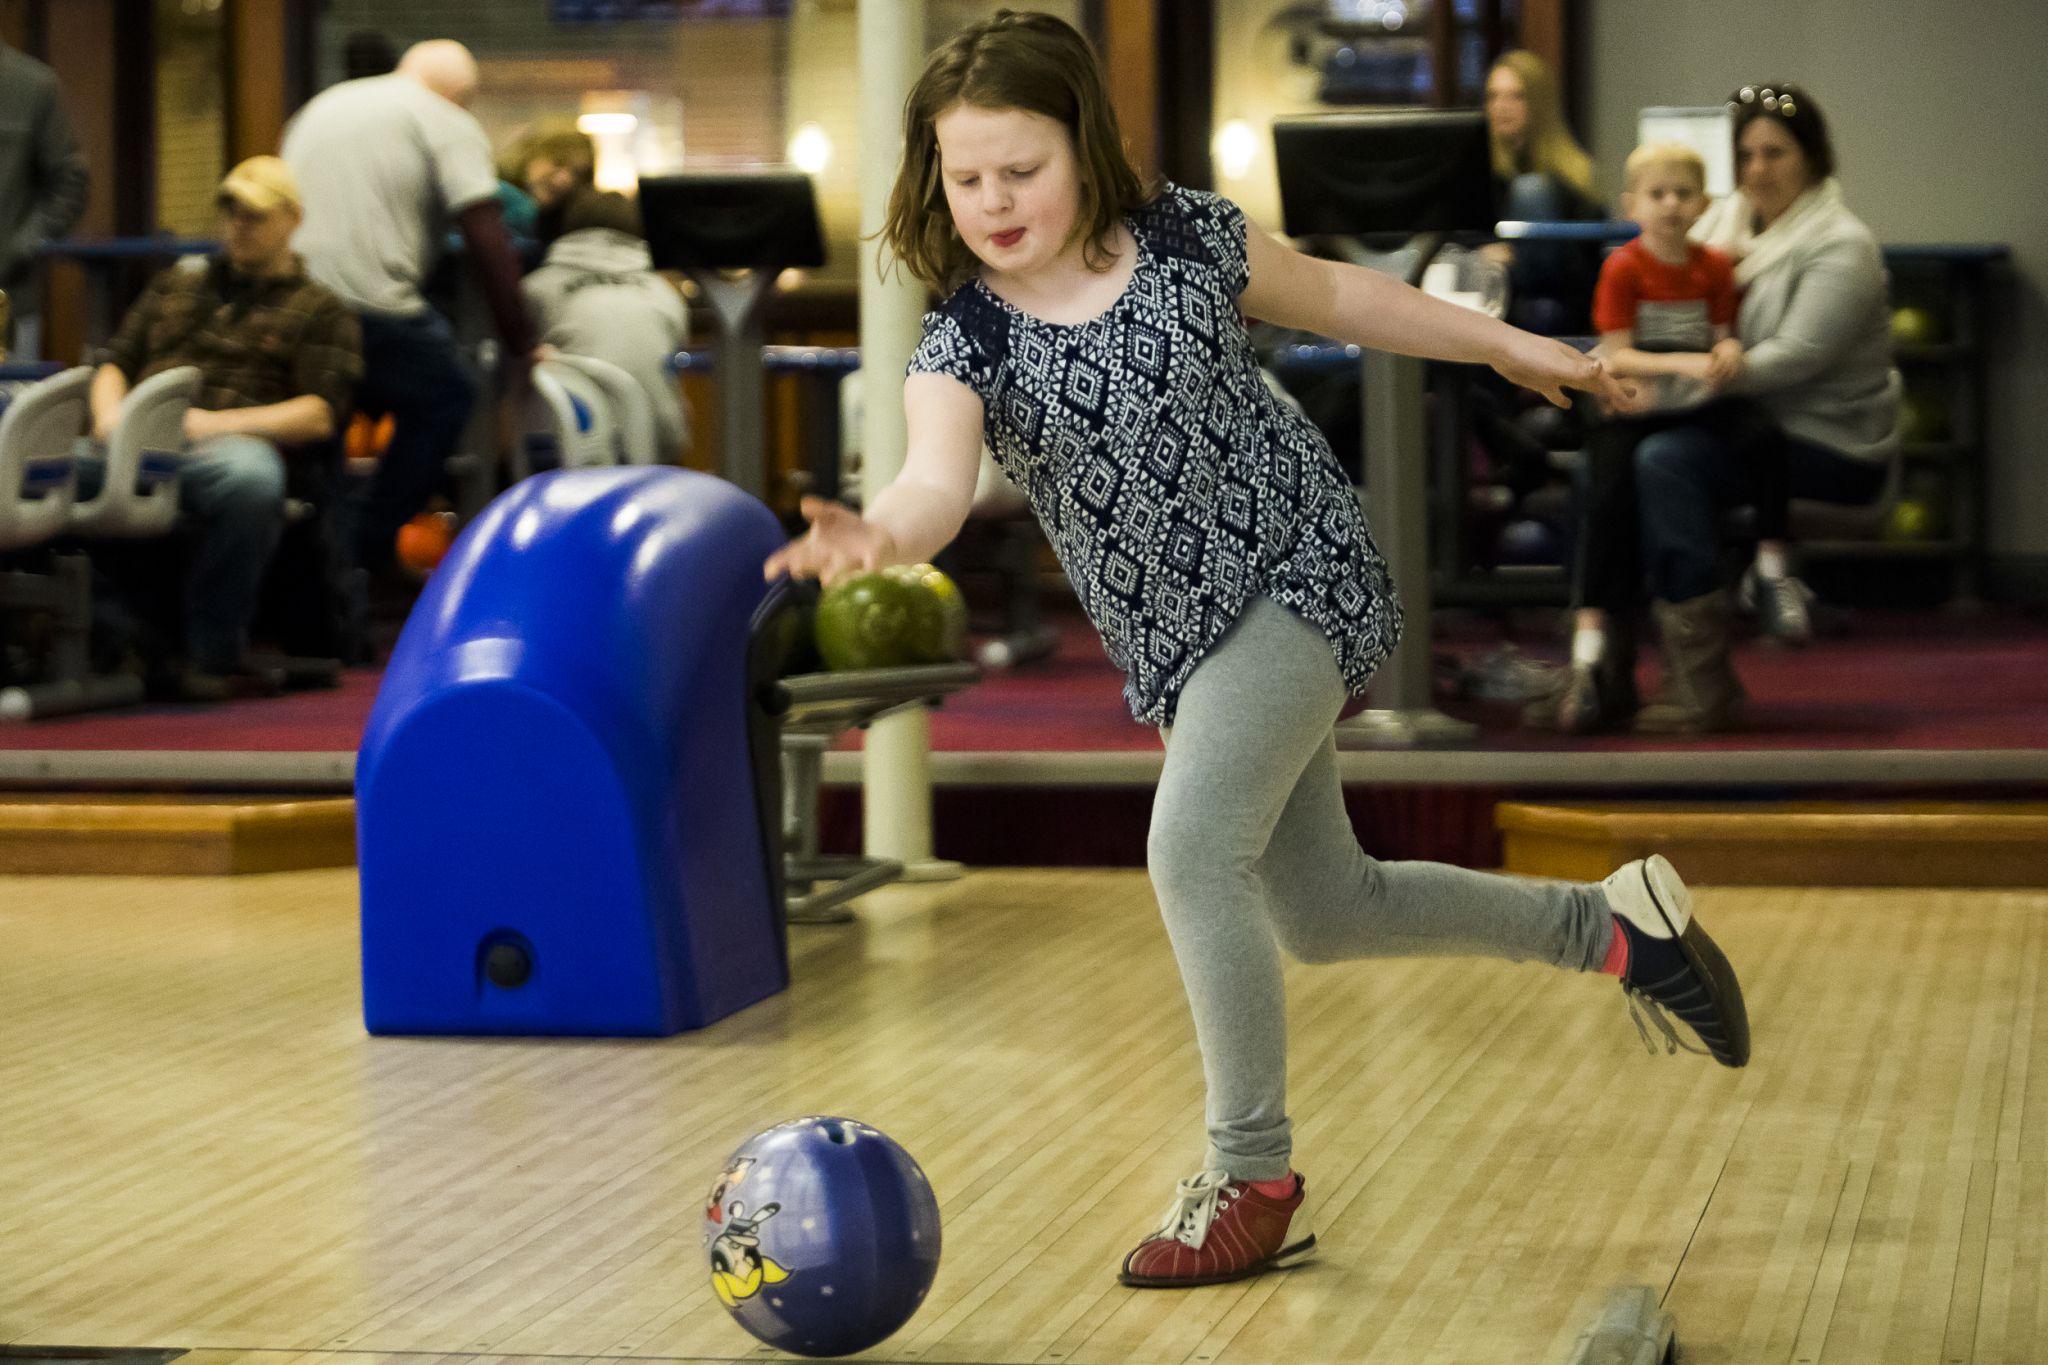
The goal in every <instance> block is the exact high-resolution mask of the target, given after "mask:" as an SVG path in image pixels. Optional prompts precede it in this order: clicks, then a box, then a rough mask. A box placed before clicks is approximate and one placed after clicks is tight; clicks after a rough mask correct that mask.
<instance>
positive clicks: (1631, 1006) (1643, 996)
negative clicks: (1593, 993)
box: [1621, 981, 1712, 1057]
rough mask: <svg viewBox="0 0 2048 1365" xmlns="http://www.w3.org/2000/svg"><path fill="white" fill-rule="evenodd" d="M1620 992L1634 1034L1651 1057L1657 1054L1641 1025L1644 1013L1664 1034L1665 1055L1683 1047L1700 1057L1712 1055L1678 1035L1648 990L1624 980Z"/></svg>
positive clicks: (1647, 1033) (1653, 1044) (1646, 1031)
mask: <svg viewBox="0 0 2048 1365" xmlns="http://www.w3.org/2000/svg"><path fill="white" fill-rule="evenodd" d="M1621 994H1622V996H1623V998H1624V999H1626V1000H1627V1001H1628V1017H1629V1020H1630V1022H1632V1023H1633V1024H1634V1025H1635V1026H1636V1036H1637V1037H1638V1038H1641V1039H1642V1040H1643V1046H1644V1047H1645V1048H1647V1049H1648V1050H1649V1053H1650V1055H1651V1056H1652V1057H1654V1056H1656V1055H1657V1045H1656V1044H1655V1043H1654V1042H1652V1041H1650V1030H1649V1029H1647V1028H1645V1027H1644V1026H1643V1016H1644V1015H1645V1014H1647V1015H1649V1016H1650V1022H1651V1023H1653V1024H1655V1025H1656V1026H1657V1031H1658V1032H1659V1033H1662V1034H1663V1035H1664V1055H1665V1056H1667V1057H1669V1056H1672V1055H1673V1054H1675V1053H1676V1052H1677V1051H1678V1050H1679V1049H1680V1048H1684V1049H1685V1050H1686V1051H1687V1052H1694V1053H1698V1054H1699V1055H1700V1056H1702V1057H1707V1056H1711V1055H1712V1054H1711V1053H1710V1052H1708V1050H1707V1049H1706V1048H1703V1047H1695V1046H1694V1045H1693V1044H1691V1043H1688V1042H1686V1041H1685V1039H1683V1038H1681V1037H1679V1036H1678V1030H1677V1029H1675V1028H1673V1027H1671V1021H1670V1020H1669V1019H1667V1018H1665V1017H1664V1008H1663V1006H1661V1005H1659V1004H1658V1003H1657V1001H1656V998H1655V997H1654V996H1652V995H1651V994H1650V993H1649V992H1647V991H1645V990H1642V989H1641V988H1639V987H1636V986H1631V985H1629V984H1628V983H1627V982H1626V981H1624V982H1622V983H1621Z"/></svg>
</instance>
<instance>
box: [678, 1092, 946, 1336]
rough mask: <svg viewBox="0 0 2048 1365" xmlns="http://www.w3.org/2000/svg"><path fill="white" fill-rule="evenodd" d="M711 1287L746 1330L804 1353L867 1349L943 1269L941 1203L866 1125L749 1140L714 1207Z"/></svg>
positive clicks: (796, 1126)
mask: <svg viewBox="0 0 2048 1365" xmlns="http://www.w3.org/2000/svg"><path fill="white" fill-rule="evenodd" d="M704 1243H705V1246H706V1247H707V1248H708V1250H709V1252H710V1257H711V1287H712V1290H713V1292H715V1293H716V1294H717V1295H718V1300H719V1302H720V1303H723V1304H724V1305H725V1306H726V1308H727V1309H728V1310H730V1311H731V1313H732V1315H733V1316H734V1317H735V1318H737V1319H739V1323H740V1326H742V1327H744V1328H746V1329H747V1330H748V1331H749V1332H752V1333H753V1334H754V1335H755V1336H756V1337H759V1338H760V1339H761V1340H762V1341H764V1342H766V1343H767V1344H768V1345H770V1346H773V1347H775V1348H776V1349H777V1350H782V1351H789V1352H792V1353H793V1354H796V1355H804V1356H836V1355H848V1354H850V1353H852V1352H854V1351H863V1350H866V1349H867V1348H868V1347H870V1346H873V1345H874V1344H875V1343H877V1342H879V1341H881V1340H883V1339H884V1338H886V1337H888V1336H889V1335H890V1334H891V1333H893V1332H894V1331H896V1329H897V1328H899V1327H901V1326H903V1324H904V1323H906V1322H908V1321H910V1316H911V1314H913V1313H915V1312H916V1311H917V1307H918V1305H919V1304H921V1303H923V1302H924V1296H925V1295H926V1294H927V1293H928V1292H930V1290H931V1287H932V1277H933V1276H935V1275H936V1274H938V1270H939V1202H938V1200H937V1199H935V1198H934V1197H933V1196H932V1187H931V1183H930V1182H929V1181H927V1180H926V1179H925V1176H924V1172H923V1171H922V1170H920V1169H919V1168H918V1164H917V1162H916V1161H914V1160H912V1159H911V1156H910V1153H908V1152H906V1151H904V1150H903V1149H902V1148H901V1147H899V1146H897V1145H896V1144H895V1143H894V1142H892V1141H890V1140H889V1138H888V1137H887V1136H886V1135H884V1134H883V1133H881V1132H879V1131H878V1130H876V1129H874V1128H870V1127H869V1126H868V1125H867V1124H865V1123H860V1122H857V1121H855V1120H853V1119H844V1118H803V1119H792V1120H791V1121H790V1122H788V1123H781V1124H777V1125H776V1126H775V1127H773V1128H770V1129H768V1130H767V1131H765V1132H762V1133H757V1134H755V1135H754V1136H753V1137H751V1138H749V1139H747V1141H746V1142H744V1143H742V1144H741V1145H740V1148H739V1150H738V1151H736V1152H734V1153H733V1154H732V1157H731V1159H730V1160H728V1161H727V1162H726V1163H725V1173H724V1174H723V1175H721V1176H719V1178H718V1183H717V1184H716V1185H714V1186H713V1187H712V1189H711V1195H710V1198H709V1199H707V1200H706V1201H705V1205H704Z"/></svg>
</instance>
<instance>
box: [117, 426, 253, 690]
mask: <svg viewBox="0 0 2048 1365" xmlns="http://www.w3.org/2000/svg"><path fill="white" fill-rule="evenodd" d="M106 453H107V448H106V447H105V446H104V445H102V444H100V443H99V442H97V441H93V440H90V439H87V440H83V441H81V442H80V443H79V448H78V495H79V496H80V497H81V498H88V497H92V496H94V495H96V494H97V493H98V492H99V490H100V486H101V484H102V483H104V482H105V480H106V472H107V463H106ZM178 510H179V511H180V512H182V513H184V515H185V516H187V517H189V518H191V520H192V521H193V522H194V523H195V524H196V528H197V531H198V535H197V538H196V544H195V547H194V551H193V555H192V564H191V567H190V569H189V570H188V571H187V573H186V576H185V661H186V663H187V664H188V665H189V666H191V667H192V668H195V669H198V670H199V671H200V672H202V673H228V672H232V671H233V670H234V669H235V668H236V667H237V666H238V665H239V664H240V663H241V661H242V650H243V648H244V647H245V646H246V645H247V644H248V635H249V622H250V620H251V619H253V618H254V617H255V615H256V605H257V600H258V595H259V594H260V592H261V591H262V587H263V572H264V570H265V569H267V568H269V567H270V557H271V555H272V554H273V553H275V552H276V550H277V541H278V537H279V536H280V535H282V534H283V533H284V456H283V455H281V454H280V453H279V452H278V449H277V447H276V446H274V445H272V444H271V443H270V442H269V441H266V440H264V439H262V438H261V437H258V436H213V437H209V438H208V439H206V440H204V441H201V442H199V443H198V444H196V445H194V446H192V447H191V448H190V449H189V450H188V451H187V452H186V455H185V462H184V464H183V466H182V467H181V468H180V470H179V473H178Z"/></svg>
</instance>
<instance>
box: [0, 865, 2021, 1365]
mask: <svg viewBox="0 0 2048 1365" xmlns="http://www.w3.org/2000/svg"><path fill="white" fill-rule="evenodd" d="M354 894H355V885H354V878H353V873H350V872H345V871H320V872H300V873H282V874H275V875H269V876H256V877H242V878H232V879H227V878H192V879H146V878H106V879H92V878H43V879H33V878H7V879H0V1106H4V1107H0V1343H13V1344H17V1345H18V1344H28V1343H34V1344H44V1345H49V1344H68V1345H94V1346H165V1347H188V1348H193V1349H194V1350H195V1352H198V1354H196V1355H195V1356H194V1357H193V1365H285V1362H293V1363H294V1365H310V1363H312V1362H318V1365H358V1362H363V1363H364V1365H367V1362H368V1361H369V1360H370V1358H372V1357H378V1358H382V1359H387V1360H388V1359H389V1358H390V1357H392V1356H399V1355H403V1356H407V1357H416V1358H422V1359H424V1358H430V1357H438V1356H455V1355H460V1356H464V1357H468V1358H475V1357H486V1358H489V1359H491V1360H497V1359H500V1358H508V1359H509V1358H517V1357H538V1356H548V1357H557V1358H561V1357H569V1358H574V1359H594V1358H598V1357H620V1356H630V1357H669V1358H686V1359H692V1360H699V1359H739V1358H748V1359H758V1358H760V1357H761V1356H762V1355H763V1354H764V1353H763V1352H761V1351H759V1350H757V1349H756V1348H755V1347H754V1344H753V1342H752V1340H751V1338H749V1337H747V1336H745V1335H744V1334H743V1333H742V1332H741V1330H740V1329H739V1328H738V1327H737V1326H736V1325H734V1324H733V1323H732V1322H730V1321H729V1320H728V1319H727V1317H726V1315H725V1313H724V1311H723V1310H722V1309H721V1308H720V1307H719V1306H718V1304H717V1302H716V1301H715V1299H714V1298H713V1297H712V1295H711V1292H710V1288H709V1284H708V1277H707V1275H706V1273H705V1269H704V1252H703V1248H702V1245H701V1242H700V1236H699V1218H700V1213H699V1210H700V1208H701V1204H702V1200H703V1196H704V1194H705V1191H706V1190H707V1189H708V1187H709V1185H710V1183H711V1181H712V1179H713V1177H714V1176H715V1175H716V1174H717V1172H718V1170H719V1168H720V1165H721V1162H722V1159H723V1158H724V1156H725V1155H726V1153H727V1152H729V1151H730V1150H731V1149H732V1148H733V1147H734V1146H736V1145H737V1144H738V1143H739V1142H740V1141H741V1140H742V1139H743V1138H744V1137H745V1136H746V1135H747V1134H749V1133H751V1132H753V1131H754V1130H756V1129H758V1128H761V1127H763V1126H765V1125H767V1124H769V1123H771V1122H774V1121H777V1120H780V1119H784V1118H788V1117H792V1116H795V1115H798V1114H801V1113H812V1112H837V1113H845V1114H851V1115H855V1116H857V1117H860V1118H863V1119H865V1120H867V1121H869V1122H872V1123H875V1124H877V1125H879V1126H880V1127H882V1128H883V1129H885V1130H887V1131H889V1132H890V1133H892V1134H894V1135H895V1136H896V1137H898V1138H899V1139H900V1140H901V1141H902V1142H903V1143H904V1144H905V1145H906V1146H907V1147H909V1148H910V1149H911V1150H912V1151H913V1152H914V1153H915V1154H916V1155H917V1157H918V1158H919V1159H920V1160H921V1161H922V1163H923V1164H924V1166H925V1168H926V1170H927V1171H928V1172H929V1174H930V1176H931V1179H932V1183H933V1185H934V1186H935V1187H936V1189H937V1191H938V1193H939V1196H940V1200H941V1204H942V1207H943V1211H944V1215H945V1220H946V1221H945V1237H946V1248H945V1256H944V1262H943V1265H942V1267H941V1269H940V1273H939V1279H938V1283H937V1286H936V1288H935V1290H934V1293H933V1297H932V1299H931V1300H930V1301H929V1302H928V1303H927V1304H926V1305H925V1307H924V1309H923V1311H922V1312H921V1313H920V1315H919V1316H918V1317H917V1319H916V1320H915V1321H913V1322H912V1323H911V1324H910V1326H909V1327H908V1328H906V1329H905V1330H904V1331H903V1332H902V1333H900V1334H899V1335H898V1336H897V1337H896V1338H894V1339H893V1340H892V1341H890V1342H888V1343H886V1344H885V1345H884V1346H882V1347H881V1348H878V1350H877V1351H875V1352H873V1353H871V1354H872V1355H873V1356H874V1358H877V1359H888V1360H901V1361H956V1362H996V1361H1002V1362H1012V1361H1014V1362H1024V1361H1045V1362H1061V1363H1062V1365H1066V1363H1069V1362H1088V1363H1090V1365H1093V1363H1095V1362H1101V1363H1102V1365H1109V1363H1111V1362H1244V1363H1245V1365H1254V1363H1256V1365H1265V1363H1266V1362H1276V1361H1287V1362H1320V1361H1333V1362H1334V1361H1350V1362H1361V1361H1369V1362H1388V1365H1424V1363H1425V1362H1443V1363H1444V1365H1492V1362H1510V1361H1512V1362H1517V1363H1518V1365H1520V1363H1522V1362H1537V1363H1540V1362H1551V1361H1561V1360H1563V1359H1564V1358H1565V1356H1566V1355H1567V1353H1568V1350H1569V1347H1570V1343H1571V1341H1572V1338H1573V1336H1574V1335H1575V1334H1576V1332H1577V1330H1578V1328H1579V1326H1580V1325H1582V1324H1583V1323H1584V1322H1585V1321H1586V1320H1587V1319H1588V1318H1589V1317H1590V1316H1592V1315H1593V1314H1594V1313H1595V1312H1596V1311H1597V1309H1598V1307H1599V1305H1600V1303H1601V1301H1602V1300H1603V1298H1604V1297H1605V1295H1606V1294H1607V1292H1608V1290H1609V1289H1611V1288H1612V1287H1614V1286H1617V1285H1621V1284H1626V1283H1644V1284H1649V1285H1652V1286H1654V1287H1655V1288H1656V1290H1657V1291H1658V1292H1659V1293H1660V1294H1662V1295H1663V1296H1664V1299H1665V1302H1666V1304H1667V1306H1669V1307H1670V1308H1672V1309H1673V1310H1674V1311H1675V1312H1676V1313H1677V1315H1678V1323H1679V1340H1680V1342H1681V1344H1682V1346H1683V1347H1684V1350H1685V1354H1684V1356H1683V1359H1684V1360H1685V1361H1687V1362H1688V1365H1762V1363H1766V1362H1787V1363H1788V1365H1789V1363H1792V1362H1797V1363H1798V1365H1887V1363H1888V1362H1901V1363H1903V1362H1942V1363H1946V1362H1957V1363H1959V1365H1960V1363H1963V1362H1993V1361H1996V1362H2001V1363H2003V1365H2011V1363H2013V1362H2030V1361H2048V1261H2044V1252H2048V1233H2044V1231H2043V1228H2044V1226H2048V1153H2044V1151H2043V1138H2044V1134H2048V1011H2043V1010H2038V1009H2037V1007H2036V1001H2037V1000H2038V999H2039V998H2040V993H2041V983H2042V975H2043V965H2044V960H2048V895H2042V894H2039V893H2026V894H2013V893H2000V892H1991V891H1967V892H1961V891H1959V892H1938V893H1930V892H1920V891H1904V890H1880V891H1861V892H1842V891H1813V890H1800V891H1772V890H1757V889H1743V890H1718V891H1716V890H1710V891H1706V892H1704V893H1702V894H1701V896H1700V898H1699V901H1700V908H1701V912H1702V917H1703V919H1705V920H1706V922H1707V923H1708V924H1709V925H1710V926H1711V927H1712V928H1713V929H1714V931H1715V932H1716V934H1717V936H1718V937H1720V938H1721V940H1722V941H1723V943H1724V944H1725V945H1726V946H1727V948H1728V949H1729V953H1730V956H1731V957H1732V958H1733V959H1734V961H1735V962H1736V964H1737V965H1738V967H1739V968H1740V969H1741V971H1742V972H1743V974H1744V977H1745V980H1746V982H1747V987H1748V991H1749V998H1750V1002H1751V1009H1752V1012H1753V1018H1754V1022H1755V1034H1756V1062H1755V1064H1754V1065H1753V1066H1752V1067H1751V1068H1750V1069H1749V1070H1748V1071H1746V1072H1743V1073H1730V1072H1726V1071H1723V1070H1721V1069H1719V1068H1716V1067H1714V1066H1712V1065H1711V1064H1710V1063H1708V1062H1706V1061H1705V1060H1704V1059H1701V1058H1696V1057H1691V1056H1685V1055H1680V1056H1677V1057H1665V1056H1661V1055H1660V1056H1657V1057H1655V1058H1652V1057H1650V1056H1647V1055H1645V1053H1644V1051H1643V1049H1642V1047H1641V1045H1640V1043H1639V1042H1638V1041H1637V1039H1636V1036H1635V1031H1634V1029H1633V1028H1632V1027H1631V1026H1630V1024H1629V1022H1628V1019H1627V1015H1626V1012H1625V1010H1624V1008H1623V1005H1622V1000H1621V997H1620V995H1619V992H1618V991H1617V990H1616V989H1615V988H1614V986H1613V985H1612V983H1611V982H1608V981H1606V980H1604V979H1598V978H1575V977H1571V976H1566V975H1563V974H1559V973H1556V972H1553V971H1549V970H1547V969H1543V968H1539V967H1535V966H1514V965H1510V964H1504V963H1467V962H1457V961H1425V962H1412V963H1366V964H1356V965H1350V966H1342V967H1322V968H1294V969H1291V970H1292V976H1291V990H1292V1001H1291V1005H1292V1015H1293V1018H1292V1029H1293V1038H1294V1045H1295V1051H1294V1056H1293V1069H1292V1080H1293V1093H1294V1108H1295V1116H1296V1120H1297V1123H1298V1131H1299V1139H1298V1140H1299V1160H1300V1164H1301V1166H1302V1169H1304V1170H1305V1171H1306V1172H1307V1174H1308V1176H1309V1178H1310V1179H1311V1181H1312V1182H1313V1184H1314V1186H1315V1187H1316V1189H1317V1190H1318V1191H1319V1193H1320V1196H1321V1202H1322V1208H1323V1216H1322V1219H1321V1223H1320V1228H1319V1231H1320V1232H1321V1233H1322V1237H1323V1248H1324V1251H1323V1255H1322V1258H1321V1259H1320V1260H1319V1261H1316V1262H1314V1263H1312V1264H1311V1265H1309V1266H1307V1267H1305V1268H1303V1269H1301V1270H1299V1271H1296V1272H1292V1273H1288V1274H1285V1275H1277V1276H1269V1277H1266V1278H1264V1279H1260V1280H1256V1281H1252V1282H1249V1283H1246V1284H1240V1285H1234V1286H1224V1287H1218V1288H1213V1289H1207V1290H1201V1291H1196V1292H1192V1293H1183V1294H1156V1293H1154V1294H1145V1293H1134V1292H1130V1291H1126V1290H1123V1289H1121V1288H1119V1287H1118V1286H1117V1284H1116V1283H1115V1279H1114V1270H1115V1266H1116V1262H1117V1259H1118V1257H1119V1256H1120V1255H1121V1254H1122V1252H1123V1251H1124V1250H1125V1249H1126V1248H1127V1247H1128V1246H1129V1245H1130V1244H1131V1243H1132V1242H1133V1240H1134V1239H1135V1237H1136V1236H1137V1235H1138V1234H1140V1233H1141V1232H1143V1231H1145V1230H1146V1229H1147V1227H1148V1226H1149V1225H1150V1223H1151V1222H1152V1220H1153V1219H1154V1218H1156V1216H1157V1214H1158V1212H1159V1210H1160V1209H1161V1208H1163V1207H1164V1205H1165V1203H1166V1202H1167V1199H1168V1196H1169V1195H1170V1193H1171V1186H1172V1183H1173V1181H1174V1180H1175V1179H1176V1178H1178V1177H1179V1176H1181V1175H1183V1174H1186V1173H1187V1172H1188V1170H1189V1169H1191V1168H1192V1167H1193V1166H1194V1165H1195V1164H1196V1160H1197V1158H1198V1156H1199V1149H1200V1133H1199V1120H1200V1108H1201V1090H1200V1077H1199V1070H1198V1065H1197V1060H1196V1056H1195V1052H1194V1048H1193V1044H1192V1040H1191V1034H1190V1029H1189V1026H1188V1023H1187V1020H1186V1017H1185V1013H1184V1006H1183V1005H1182V1003H1181V1001H1180V998H1179V992H1178V986H1177V980H1176V978H1175V975H1174V972H1173V967H1172V962H1171V959H1170V957H1169V956H1168V953H1167V948H1166V943H1165V938H1164V934H1163V932H1162V930H1161V929H1160V927H1159V924H1158V922H1157V919H1156V916H1155V914H1154V912H1153V910H1152V907H1151V903H1150V899H1149V895H1148V892H1147V889H1146V884H1145V882H1144V880H1143V879H1142V877H1141V876H1140V875H1139V874H1136V873H1130V872H1016V873H994V872H990V873H979V874H975V875H973V876H970V877H969V878H967V879H966V880H963V881H960V882H956V883H951V884H947V885H941V886H931V887H918V888H899V889H896V890H892V891H890V892H886V893H883V894H880V895H877V896H875V897H872V898H870V899H869V900H868V901H867V902H866V903H865V904H864V907H863V911H862V916H861V919H860V920H859V921H858V922H857V923H854V924H850V925H843V926H830V927H822V926H821V927H812V928H802V929H798V930H796V931H794V932H795V934H796V945H797V947H796V969H797V983H796V985H795V986H794V987H793V988H792V989H791V990H790V991H789V992H788V993H786V994H785V995H783V996H781V997H779V998H777V999H774V1000H771V1001H768V1002H766V1003H764V1004H762V1005H759V1006H757V1007H755V1008H754V1009H752V1010H749V1011H747V1012H745V1013H744V1014H742V1015H740V1016H738V1017H735V1018H733V1019H730V1020H727V1021H725V1022H724V1023H721V1024H720V1025H718V1026H717V1027H715V1028H712V1029H710V1030H707V1031H705V1032H703V1033H701V1034H697V1035H692V1036H684V1037H678V1038H674V1039H668V1040H663V1041H653V1042H552V1041H500V1042H466V1041H445V1040H444V1041H419V1040H404V1039H372V1038H368V1037H366V1036H365V1035H364V1033H363V1031H362V1026H361V1021H360V1015H359V1013H358V1004H359V1002H358V987H357V962H356V941H355V920H354V914H355V907H354ZM2037 1044H2039V1045H2040V1046H2037ZM250 1353H260V1354H250Z"/></svg>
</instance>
